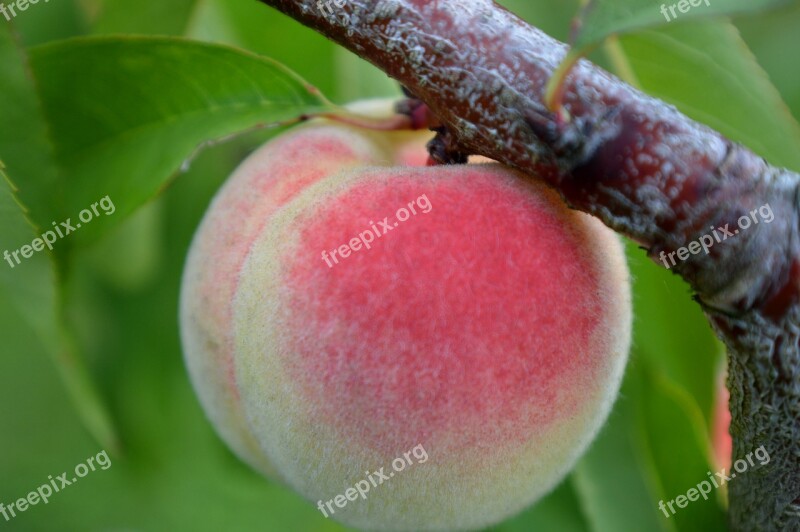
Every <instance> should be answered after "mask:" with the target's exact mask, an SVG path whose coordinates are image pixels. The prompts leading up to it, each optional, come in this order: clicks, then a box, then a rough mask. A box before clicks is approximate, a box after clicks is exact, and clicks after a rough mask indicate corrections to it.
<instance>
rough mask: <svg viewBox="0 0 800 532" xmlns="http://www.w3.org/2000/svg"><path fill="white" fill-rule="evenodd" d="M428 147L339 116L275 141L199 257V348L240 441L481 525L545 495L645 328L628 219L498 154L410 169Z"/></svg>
mask: <svg viewBox="0 0 800 532" xmlns="http://www.w3.org/2000/svg"><path fill="white" fill-rule="evenodd" d="M423 146H424V138H423V137H421V136H419V135H418V134H417V135H412V134H399V133H372V132H369V133H365V132H361V131H358V130H355V129H353V128H350V127H346V126H341V125H333V124H327V123H319V124H315V125H312V126H309V127H305V128H299V129H297V130H295V131H293V132H290V133H289V134H287V135H284V136H282V137H280V138H278V139H276V140H273V141H271V142H269V143H267V145H266V146H265V147H263V148H262V149H261V150H259V151H258V152H256V153H255V154H254V155H253V156H251V157H250V158H249V159H248V160H247V161H246V162H245V163H244V164H243V165H242V167H240V169H239V170H237V171H236V173H235V174H234V175H233V176H232V177H231V179H230V180H229V181H228V182H227V183H226V185H225V186H224V187H223V189H222V190H221V192H220V193H219V195H218V197H217V198H216V199H215V200H214V202H213V204H212V206H211V207H210V209H209V212H208V213H207V214H206V217H205V219H204V221H203V223H202V225H201V227H200V229H199V231H198V234H197V235H196V237H195V240H194V242H193V244H192V249H191V251H190V254H189V258H188V261H187V265H186V271H185V274H184V283H183V288H182V295H181V298H182V301H181V329H182V340H183V343H184V351H185V355H186V362H187V366H188V368H189V372H190V375H191V377H192V380H193V383H194V385H195V389H196V390H197V393H198V395H199V396H200V399H201V402H202V404H203V407H204V408H205V410H206V412H207V413H208V415H209V417H210V418H211V420H212V422H213V424H214V425H215V426H216V427H217V429H218V430H219V431H220V433H221V434H222V437H223V438H224V439H225V440H226V441H227V442H228V444H229V445H230V446H231V447H232V448H233V449H234V450H235V451H236V452H237V453H238V454H239V455H240V456H242V458H243V459H245V460H246V461H248V462H249V463H251V464H252V465H254V466H255V467H256V468H258V469H260V470H261V471H262V472H265V473H266V474H268V475H270V476H272V477H273V478H279V479H282V480H283V481H284V482H286V483H288V484H289V485H291V486H292V487H293V488H294V489H296V490H297V491H298V492H299V493H301V494H302V495H304V496H305V497H307V498H308V499H309V500H311V501H313V502H314V503H315V504H318V507H320V510H321V511H323V513H324V514H326V515H329V514H330V516H331V517H333V518H335V519H337V520H339V521H342V522H344V523H347V524H349V525H352V526H357V527H363V528H368V529H384V530H389V529H401V530H407V529H414V530H442V529H464V528H478V527H482V526H486V525H490V524H492V523H496V522H498V521H500V520H502V519H503V518H505V517H507V516H510V515H512V514H513V513H515V512H518V511H519V510H521V509H522V508H524V507H525V506H526V505H528V504H530V503H531V502H532V501H534V500H536V499H537V498H539V497H540V496H542V495H543V494H545V493H547V492H548V491H549V490H550V489H551V488H552V487H554V485H555V484H556V483H557V482H559V481H560V480H561V479H562V478H563V476H564V475H565V474H566V472H567V471H568V470H569V469H570V468H571V467H572V465H573V464H574V462H575V461H576V460H577V458H578V457H579V456H580V454H581V453H582V452H583V451H584V450H585V448H586V447H587V446H588V444H589V443H590V442H591V440H592V438H593V437H594V435H595V434H596V432H597V430H598V429H599V427H600V426H601V425H602V423H603V421H604V420H605V417H606V416H607V414H608V411H609V410H610V407H611V404H612V402H613V400H614V398H615V396H616V394H617V391H618V388H619V384H620V380H621V376H622V373H623V370H624V365H625V362H626V359H627V352H628V347H629V342H630V327H631V308H630V291H629V283H628V272H627V268H626V265H625V261H624V255H623V251H622V247H621V245H620V243H619V241H618V239H617V238H616V236H615V235H614V234H613V232H612V231H610V230H609V229H607V228H605V227H604V226H603V225H602V224H600V223H599V222H598V221H596V220H594V219H593V218H591V217H589V216H587V215H584V214H581V213H577V212H574V211H571V210H569V209H568V208H567V207H566V206H564V204H563V203H562V202H561V200H560V199H559V198H558V197H557V195H556V194H555V193H553V192H552V191H550V190H548V189H546V188H545V187H544V186H543V185H541V184H539V183H537V182H536V181H535V180H533V179H530V178H528V177H525V176H523V175H520V174H517V173H515V172H512V171H510V170H508V169H505V168H503V167H501V166H499V165H496V164H480V165H467V166H454V167H435V168H426V167H421V166H412V165H409V164H408V163H411V164H414V163H421V162H422V161H423V160H424V148H423ZM423 448H424V451H425V457H426V458H425V460H424V463H423V460H421V459H420V458H421V455H420V456H417V454H418V453H417V452H416V450H417V449H423ZM412 449H414V451H415V452H414V454H413V455H411V453H409V451H410V450H412ZM404 456H405V458H403V457H404ZM415 457H416V458H417V460H416V462H417V463H414V464H413V466H412V465H411V463H413V462H414V458H415ZM398 458H399V459H400V461H401V462H403V461H404V460H405V463H406V465H405V466H404V467H403V468H401V469H403V470H402V472H401V471H400V470H398V469H395V468H394V464H395V463H397V462H396V461H395V462H393V460H395V459H398ZM381 468H384V469H383V471H384V472H385V475H386V476H385V478H384V477H380V478H381V479H383V480H382V483H377V482H375V480H376V476H375V475H374V474H373V473H376V472H378V471H381ZM365 479H370V480H371V481H372V484H371V485H370V487H371V490H369V492H368V493H365V494H364V495H363V496H360V495H353V498H351V495H352V494H354V493H356V490H354V489H353V488H354V487H355V486H357V485H359V483H363V482H364V481H365ZM340 495H341V497H339V496H340ZM323 509H324V510H323Z"/></svg>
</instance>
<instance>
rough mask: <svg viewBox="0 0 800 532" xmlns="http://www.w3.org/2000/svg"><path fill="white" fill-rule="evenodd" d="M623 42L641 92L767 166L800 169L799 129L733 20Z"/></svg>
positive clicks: (692, 25)
mask: <svg viewBox="0 0 800 532" xmlns="http://www.w3.org/2000/svg"><path fill="white" fill-rule="evenodd" d="M620 43H621V48H622V51H623V52H624V55H625V58H626V59H627V61H628V63H629V65H630V67H631V69H632V71H633V72H634V73H635V75H636V77H637V79H638V83H639V85H640V86H641V88H642V89H644V90H645V92H647V93H649V94H652V95H653V96H656V97H657V98H661V99H663V100H665V101H667V102H669V103H672V104H674V105H676V106H677V107H678V108H679V109H680V110H681V111H682V112H684V113H685V114H687V115H688V116H690V117H691V118H694V119H695V120H698V121H700V122H703V123H705V124H706V125H708V126H711V127H712V128H714V129H716V130H717V131H719V132H720V133H722V134H724V135H726V136H727V137H729V138H731V139H732V140H735V141H738V142H741V143H742V144H745V145H746V146H748V147H749V148H750V149H752V150H753V151H755V152H756V153H758V154H759V155H761V156H763V157H765V158H766V159H767V160H768V161H769V162H770V163H772V164H775V165H779V166H786V167H789V168H792V169H794V170H800V150H798V147H799V146H800V128H799V127H798V125H797V122H796V121H795V119H794V118H793V117H792V115H791V112H790V111H789V109H788V108H787V107H786V104H785V103H784V102H783V100H782V99H781V96H780V94H779V93H778V91H777V90H775V87H774V86H773V85H772V84H771V83H770V81H769V79H768V78H767V76H766V74H765V73H764V71H763V69H762V68H761V67H760V66H759V65H758V63H757V62H756V60H755V58H754V57H753V55H752V54H751V53H750V51H749V50H748V49H747V45H746V44H745V43H744V41H742V39H741V37H740V36H739V33H738V31H737V30H736V28H734V27H733V25H731V24H730V23H728V22H722V21H702V22H701V21H696V22H693V23H690V24H684V25H680V26H678V25H676V26H672V27H669V28H662V29H660V30H657V31H656V30H649V31H645V32H642V33H641V34H637V35H629V36H625V37H623V38H621V39H620Z"/></svg>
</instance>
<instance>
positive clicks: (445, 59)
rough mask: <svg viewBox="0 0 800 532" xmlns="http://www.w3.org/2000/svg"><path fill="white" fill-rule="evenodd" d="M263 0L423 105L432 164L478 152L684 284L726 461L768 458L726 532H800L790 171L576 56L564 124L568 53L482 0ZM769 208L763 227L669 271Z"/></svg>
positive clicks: (751, 473) (797, 274)
mask: <svg viewBox="0 0 800 532" xmlns="http://www.w3.org/2000/svg"><path fill="white" fill-rule="evenodd" d="M261 1H263V2H264V3H266V4H269V5H271V6H273V7H276V8H277V9H279V10H280V11H282V12H284V13H286V14H288V15H290V16H292V17H293V18H295V19H297V20H298V21H300V22H302V23H303V24H305V25H307V26H309V27H311V28H314V29H316V30H318V31H319V32H321V33H323V34H324V35H326V36H328V37H329V38H331V39H333V40H334V41H336V42H338V43H339V44H341V45H342V46H345V47H346V48H348V49H350V50H351V51H353V52H355V53H356V54H358V55H360V56H361V57H363V58H365V59H367V60H369V61H370V62H372V63H373V64H375V65H376V66H377V67H379V68H380V69H382V70H383V71H384V72H386V73H387V74H388V75H390V76H392V77H393V78H395V79H397V80H399V81H400V82H401V83H402V84H403V85H404V86H405V87H406V88H407V89H408V90H409V91H410V92H411V93H412V94H413V95H414V96H415V97H416V98H417V99H419V100H421V101H422V102H424V103H425V104H426V105H427V107H428V108H429V110H430V111H431V113H432V115H433V116H435V118H436V121H437V122H438V123H439V125H440V128H439V130H438V131H439V137H438V141H437V142H435V143H434V144H433V147H434V148H435V150H434V156H436V155H437V153H436V152H437V151H438V152H439V153H438V156H439V157H440V158H442V159H444V160H459V159H460V158H461V157H463V155H466V154H479V155H483V156H486V157H489V158H491V159H494V160H496V161H499V162H502V163H504V164H507V165H509V166H512V167H515V168H517V169H519V170H521V171H523V172H526V173H528V174H530V175H534V176H537V177H538V178H540V179H544V180H546V181H547V182H549V183H550V184H551V185H552V186H553V187H555V188H556V189H557V190H558V191H560V192H561V194H562V196H563V197H564V198H565V200H566V201H567V202H568V203H569V204H570V205H571V206H573V207H575V208H577V209H580V210H583V211H586V212H589V213H591V214H594V215H596V216H597V217H599V218H600V219H601V220H603V221H604V222H605V223H606V224H607V225H608V226H610V227H612V228H613V229H615V230H617V231H620V232H622V233H624V234H626V235H628V236H629V237H631V238H633V239H634V240H636V241H637V242H639V243H640V244H641V245H642V246H643V247H644V248H645V249H647V251H648V255H649V256H650V257H651V258H652V259H653V260H654V261H656V262H657V263H659V264H661V265H662V266H669V267H671V269H672V270H673V271H674V272H676V273H678V274H680V275H681V276H682V277H683V278H684V279H686V281H687V282H689V284H690V285H691V286H692V288H693V289H694V291H695V292H696V294H697V295H696V299H697V300H698V302H699V303H700V305H702V307H703V309H704V311H705V313H706V315H707V316H708V318H709V320H710V322H711V324H712V325H713V327H714V328H715V330H716V332H717V333H718V335H719V336H720V337H721V338H722V339H723V341H724V342H725V343H726V345H727V346H728V350H729V374H730V377H729V382H728V385H729V388H730V391H731V403H730V407H731V413H732V417H733V422H732V425H731V433H732V435H733V437H734V460H736V459H742V458H745V456H746V455H747V454H748V453H750V452H752V451H754V450H755V449H756V448H758V447H760V446H761V445H763V446H764V447H765V449H766V450H767V451H768V453H769V455H770V457H771V460H770V462H769V463H768V464H767V465H765V466H762V467H758V468H751V469H749V470H748V472H747V474H745V475H740V476H739V478H737V480H736V482H734V483H732V484H731V486H730V499H731V502H730V522H731V526H732V528H733V529H735V530H743V531H744V530H747V531H751V530H798V529H800V298H798V295H800V294H799V293H798V292H799V291H798V287H799V284H798V280H799V279H800V262H799V261H798V249H800V238H798V201H800V198H799V197H798V190H799V189H798V184H799V183H800V177H799V176H798V175H797V174H796V173H793V172H790V171H788V170H784V169H778V168H774V167H772V166H770V165H769V164H767V163H766V162H765V161H764V160H763V159H761V158H760V157H758V156H756V155H755V154H754V153H752V152H751V151H749V150H748V149H746V148H744V147H742V146H740V145H738V144H735V143H733V142H731V141H729V140H728V139H726V138H724V137H723V136H722V135H720V134H719V133H717V132H715V131H712V130H711V129H709V128H707V127H705V126H703V125H700V124H698V123H696V122H694V121H692V120H690V119H688V118H687V117H685V116H683V115H682V114H680V113H679V112H678V111H677V110H675V109H674V108H673V107H671V106H668V105H666V104H665V103H663V102H661V101H659V100H657V99H654V98H651V97H649V96H646V95H644V94H642V93H641V92H639V91H637V90H635V89H634V88H632V87H630V86H628V85H626V84H625V83H623V82H621V81H620V80H618V79H617V78H615V77H613V76H611V75H610V74H608V73H606V72H605V71H603V70H602V69H600V68H598V67H596V66H594V65H593V64H591V63H590V62H588V61H585V60H581V61H579V62H578V64H577V65H576V67H575V69H574V70H573V71H572V73H571V74H570V75H569V76H568V77H567V80H566V82H565V86H564V93H563V109H564V110H565V111H566V113H567V114H566V119H565V118H564V116H562V115H561V114H558V115H556V114H553V113H551V112H550V111H549V110H548V109H547V107H546V105H545V104H544V91H545V86H546V84H547V81H548V80H549V79H550V77H551V75H552V74H553V72H554V70H555V69H556V67H557V66H558V65H559V63H560V62H561V60H562V59H563V58H564V56H565V55H566V53H567V47H566V46H565V45H563V44H561V43H559V42H557V41H555V40H553V39H551V38H550V37H548V36H547V35H545V34H544V33H542V32H541V31H539V30H537V29H536V28H533V27H531V26H529V25H528V24H527V23H525V22H524V21H522V20H520V19H519V18H517V17H516V16H514V15H513V14H511V13H509V12H508V11H506V10H505V9H503V8H501V7H499V6H497V5H496V4H494V2H492V1H491V0H457V1H456V0H373V1H370V0H347V2H346V3H345V4H344V6H343V7H342V8H336V13H335V14H334V15H330V14H327V15H326V13H325V12H324V11H322V10H321V9H320V8H319V7H318V6H317V1H316V0H261ZM764 205H769V207H770V209H771V211H772V212H773V213H774V220H773V221H772V223H769V224H765V223H761V224H758V225H753V226H752V227H750V228H749V229H748V230H747V231H742V232H741V233H740V234H737V235H736V236H735V238H731V239H730V240H727V241H725V244H724V245H716V246H714V247H712V248H710V252H709V253H708V254H705V253H697V254H692V255H689V257H688V258H687V259H686V260H678V261H676V263H675V264H674V265H673V264H672V263H671V262H670V259H669V254H670V253H673V255H674V252H675V250H677V249H679V248H681V247H683V246H688V245H689V243H691V242H693V241H700V239H701V237H702V236H704V235H708V234H710V233H712V229H716V228H720V229H721V228H727V227H737V220H739V219H740V217H742V216H750V213H751V212H752V211H754V210H756V209H758V208H759V207H762V206H764ZM732 231H733V230H732V229H731V232H732ZM718 236H722V235H720V234H719V233H718ZM718 242H721V240H719V239H718ZM690 249H691V248H690ZM662 252H663V254H662Z"/></svg>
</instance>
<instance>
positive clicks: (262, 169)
mask: <svg viewBox="0 0 800 532" xmlns="http://www.w3.org/2000/svg"><path fill="white" fill-rule="evenodd" d="M390 108H391V106H390V105H389V104H388V103H387V102H385V101H382V100H378V101H367V102H359V103H358V104H356V105H355V106H354V110H357V111H359V112H362V113H365V114H368V115H376V116H383V115H385V114H386V113H387V112H389V111H390ZM430 137H431V135H430V134H429V133H408V132H392V133H382V134H380V135H374V134H373V135H364V134H363V133H361V132H357V131H356V130H355V129H353V128H350V127H346V126H342V125H336V124H325V125H320V124H319V123H317V124H314V125H313V126H311V127H308V126H305V127H299V128H296V129H294V130H292V131H291V132H289V133H287V134H284V135H282V136H281V137H279V138H277V139H275V140H273V141H272V142H269V143H267V144H266V145H264V146H263V147H262V148H261V149H259V150H257V151H256V152H255V153H253V154H252V155H251V156H250V157H249V158H248V159H247V160H246V161H245V162H244V163H242V164H241V165H240V167H239V168H238V169H237V170H236V172H235V173H234V174H233V175H232V176H231V177H230V178H229V179H228V181H226V183H225V185H224V186H223V187H222V188H221V190H220V191H219V192H218V193H217V195H216V197H215V198H214V200H213V202H212V205H211V206H210V208H209V209H208V212H207V213H206V216H205V217H204V219H203V221H202V223H201V225H200V227H199V229H198V231H197V233H196V235H195V238H194V241H193V242H192V246H191V249H190V251H189V256H188V258H187V261H186V267H185V269H184V274H183V282H182V288H181V302H180V325H181V327H180V328H181V342H182V344H183V350H184V353H185V360H186V365H187V368H188V371H189V374H190V377H191V380H192V383H193V384H194V388H195V391H196V393H197V395H198V397H199V398H200V402H201V404H202V406H203V409H204V410H205V412H206V414H207V415H208V417H209V418H210V420H211V422H212V423H213V425H214V426H215V427H216V429H217V431H218V432H219V434H220V436H221V437H222V439H223V440H224V441H225V442H226V443H227V444H228V446H229V447H230V448H231V449H232V450H233V451H234V452H235V453H236V454H237V455H238V456H239V457H240V458H241V459H243V460H244V461H245V462H247V463H249V464H250V465H251V466H252V467H254V468H256V469H258V470H260V471H261V472H263V473H265V474H267V475H269V476H272V477H276V473H277V472H276V471H275V469H274V468H273V467H272V465H271V464H269V462H268V461H266V460H265V459H264V457H263V455H262V453H261V451H260V449H259V447H258V444H257V442H256V441H255V440H254V439H253V437H252V434H251V431H250V429H249V427H248V425H247V423H246V422H245V419H244V415H243V410H242V405H241V402H240V398H239V391H238V388H237V387H236V382H235V376H234V365H233V351H232V347H233V337H232V332H233V328H232V321H231V316H232V312H231V308H232V303H233V297H234V293H235V290H236V286H237V283H238V280H239V271H240V270H241V268H242V264H243V263H244V259H245V257H246V256H247V253H248V252H249V250H250V248H251V246H252V243H253V241H254V240H255V238H256V237H257V236H258V235H259V234H260V232H262V231H263V230H264V229H265V227H267V225H266V224H267V222H268V220H269V218H270V216H272V215H273V213H274V212H275V211H276V210H277V209H278V208H279V207H281V206H282V205H284V204H286V203H287V202H288V201H290V200H291V199H292V198H293V197H294V196H295V195H296V194H297V193H298V192H299V191H301V190H302V189H303V188H304V187H306V186H308V185H309V184H311V183H313V182H315V181H317V180H319V179H322V178H324V177H327V176H328V175H330V173H332V172H336V171H338V170H341V169H345V168H355V167H357V166H363V165H364V164H376V165H377V164H393V163H395V162H396V163H399V164H409V165H411V164H415V165H424V164H425V161H426V160H427V152H426V151H425V147H424V146H425V142H426V141H427V140H428V139H429V138H430Z"/></svg>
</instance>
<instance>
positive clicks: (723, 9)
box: [573, 0, 791, 50]
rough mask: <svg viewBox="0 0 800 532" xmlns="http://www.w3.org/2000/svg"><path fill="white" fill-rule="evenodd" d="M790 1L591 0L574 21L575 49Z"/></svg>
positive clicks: (762, 8)
mask: <svg viewBox="0 0 800 532" xmlns="http://www.w3.org/2000/svg"><path fill="white" fill-rule="evenodd" d="M790 1H791V0H665V1H663V2H653V1H652V0H590V1H589V2H588V3H587V4H586V6H585V7H584V8H583V9H582V10H581V12H580V14H579V15H578V18H577V20H576V22H575V26H574V27H575V28H576V30H575V35H574V38H573V46H574V47H575V48H576V49H581V50H582V49H585V48H588V47H591V46H592V45H596V44H598V43H600V42H601V41H603V40H604V39H605V38H606V37H608V36H610V35H614V34H620V33H628V32H631V31H633V30H638V29H642V28H646V27H653V26H661V25H664V24H667V23H670V22H675V21H679V22H685V21H688V20H692V19H697V18H700V17H710V16H721V15H731V14H734V13H743V12H754V11H763V10H766V9H769V8H774V7H779V6H782V5H786V4H788V3H789V2H790Z"/></svg>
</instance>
